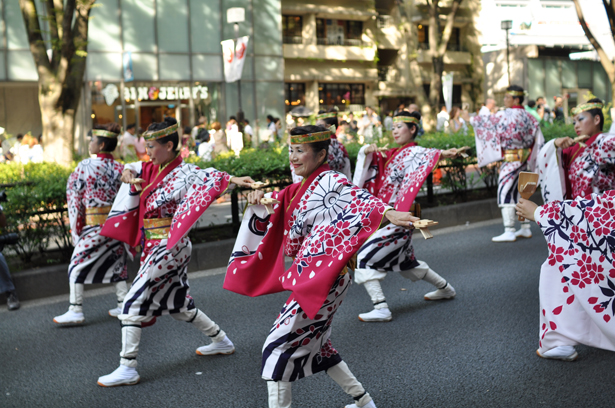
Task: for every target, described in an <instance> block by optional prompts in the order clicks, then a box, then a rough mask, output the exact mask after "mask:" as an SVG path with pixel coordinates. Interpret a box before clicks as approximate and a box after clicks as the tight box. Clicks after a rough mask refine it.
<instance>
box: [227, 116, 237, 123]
mask: <svg viewBox="0 0 615 408" xmlns="http://www.w3.org/2000/svg"><path fill="white" fill-rule="evenodd" d="M228 120H234V121H235V122H237V117H236V116H235V115H232V116H229V118H228Z"/></svg>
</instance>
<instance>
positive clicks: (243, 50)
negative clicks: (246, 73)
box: [220, 35, 249, 82]
mask: <svg viewBox="0 0 615 408" xmlns="http://www.w3.org/2000/svg"><path fill="white" fill-rule="evenodd" d="M248 39H249V37H248V36H247V35H246V36H244V37H239V38H238V39H237V45H235V41H233V40H224V41H222V42H221V43H220V44H222V57H223V58H224V79H225V81H226V82H235V81H239V80H240V79H241V73H242V72H243V64H244V63H245V61H246V54H247V51H248Z"/></svg>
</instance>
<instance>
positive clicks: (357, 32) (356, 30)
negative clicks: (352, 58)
mask: <svg viewBox="0 0 615 408" xmlns="http://www.w3.org/2000/svg"><path fill="white" fill-rule="evenodd" d="M346 26H347V29H346V38H348V39H349V40H360V39H361V35H362V34H363V22H362V21H347V22H346Z"/></svg>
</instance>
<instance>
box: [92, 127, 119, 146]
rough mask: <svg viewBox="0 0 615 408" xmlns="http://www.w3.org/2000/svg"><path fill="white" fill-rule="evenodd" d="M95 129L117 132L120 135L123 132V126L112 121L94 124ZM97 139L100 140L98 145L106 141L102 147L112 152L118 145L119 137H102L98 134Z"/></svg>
mask: <svg viewBox="0 0 615 408" xmlns="http://www.w3.org/2000/svg"><path fill="white" fill-rule="evenodd" d="M94 129H98V130H106V131H107V132H113V133H117V134H118V135H119V134H120V133H121V132H122V128H121V127H120V125H118V124H117V123H114V122H111V123H107V124H104V125H94ZM96 140H97V141H98V145H99V146H101V145H102V144H103V143H104V145H105V146H104V147H103V148H101V150H102V151H104V152H112V151H114V150H115V148H116V147H117V137H101V136H96Z"/></svg>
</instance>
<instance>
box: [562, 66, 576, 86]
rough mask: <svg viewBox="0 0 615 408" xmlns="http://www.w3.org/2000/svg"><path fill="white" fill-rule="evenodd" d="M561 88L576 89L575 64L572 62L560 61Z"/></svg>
mask: <svg viewBox="0 0 615 408" xmlns="http://www.w3.org/2000/svg"><path fill="white" fill-rule="evenodd" d="M562 86H563V87H564V88H576V87H577V64H576V62H574V61H562Z"/></svg>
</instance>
